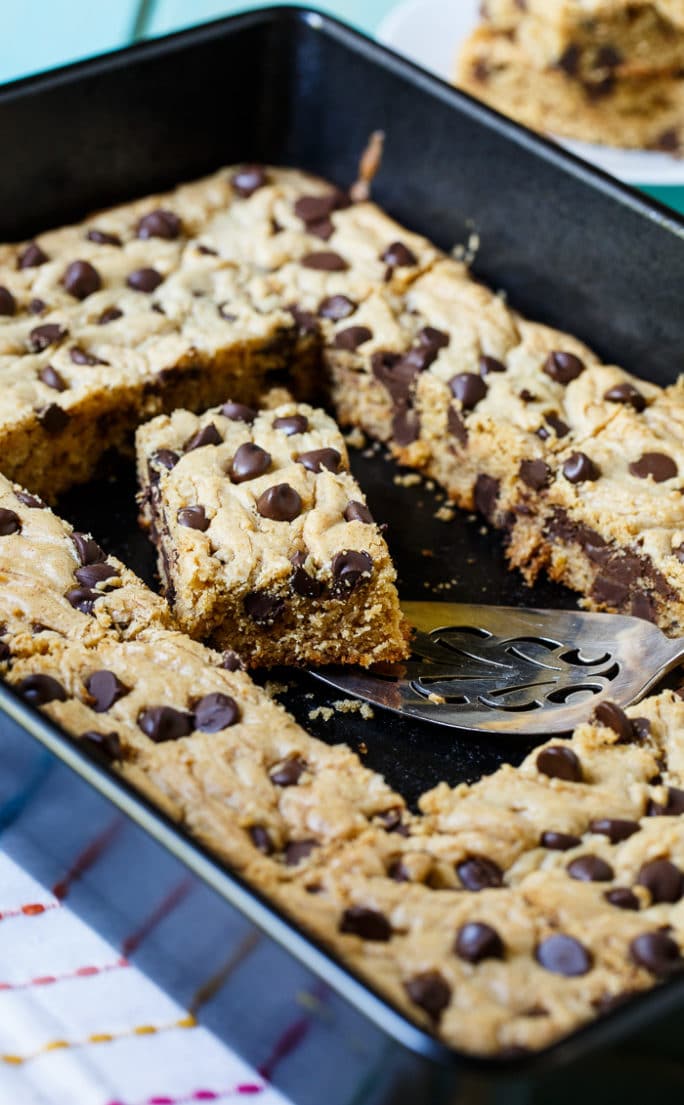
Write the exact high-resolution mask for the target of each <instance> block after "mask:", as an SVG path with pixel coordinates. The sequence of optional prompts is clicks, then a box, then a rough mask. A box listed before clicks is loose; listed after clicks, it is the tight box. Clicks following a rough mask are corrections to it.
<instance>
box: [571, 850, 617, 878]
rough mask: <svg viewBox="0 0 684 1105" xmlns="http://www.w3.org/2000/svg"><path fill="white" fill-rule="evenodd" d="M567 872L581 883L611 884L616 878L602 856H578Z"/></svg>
mask: <svg viewBox="0 0 684 1105" xmlns="http://www.w3.org/2000/svg"><path fill="white" fill-rule="evenodd" d="M565 870H566V871H567V872H568V875H569V876H570V878H571V879H577V880H578V881H579V882H610V880H611V879H612V878H614V877H615V872H614V871H613V868H612V867H611V866H610V864H609V863H606V861H605V860H604V859H601V858H600V856H591V855H587V856H577V859H573V860H572V862H571V863H569V864H568V866H567V867H566V869H565Z"/></svg>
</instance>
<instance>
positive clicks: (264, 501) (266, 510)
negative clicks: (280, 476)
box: [256, 483, 302, 522]
mask: <svg viewBox="0 0 684 1105" xmlns="http://www.w3.org/2000/svg"><path fill="white" fill-rule="evenodd" d="M256 508H257V511H258V513H259V514H260V515H261V517H262V518H268V519H269V520H270V521H272V522H293V521H294V520H295V518H298V517H299V515H300V514H301V512H302V500H301V497H300V495H299V493H298V492H297V491H295V489H294V487H290V485H289V483H276V484H274V485H273V486H272V487H267V488H266V490H265V491H263V492H262V493H261V495H260V496H259V498H258V499H257V501H256Z"/></svg>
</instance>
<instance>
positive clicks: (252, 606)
mask: <svg viewBox="0 0 684 1105" xmlns="http://www.w3.org/2000/svg"><path fill="white" fill-rule="evenodd" d="M243 606H244V609H245V614H246V615H247V617H248V618H251V619H252V621H253V622H255V623H256V624H257V625H263V626H269V625H273V623H274V622H275V620H276V619H277V618H278V617H280V615H281V614H282V612H283V608H284V606H285V602H284V600H283V599H281V598H279V597H278V596H277V595H269V594H267V593H266V592H265V591H252V592H251V593H250V594H249V595H245V600H244V603H243Z"/></svg>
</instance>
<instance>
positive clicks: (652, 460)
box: [629, 453, 678, 483]
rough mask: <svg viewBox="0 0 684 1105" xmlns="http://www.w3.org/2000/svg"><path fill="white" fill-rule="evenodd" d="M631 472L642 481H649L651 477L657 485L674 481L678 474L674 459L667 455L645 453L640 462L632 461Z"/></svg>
mask: <svg viewBox="0 0 684 1105" xmlns="http://www.w3.org/2000/svg"><path fill="white" fill-rule="evenodd" d="M629 470H630V472H631V473H632V475H633V476H637V477H638V478H639V479H640V480H647V479H648V477H649V476H650V477H651V478H652V479H653V480H654V481H655V482H656V483H663V482H664V481H665V480H673V479H674V478H675V476H676V475H677V473H678V469H677V465H676V464H675V462H674V461H673V459H672V457H668V456H666V454H665V453H644V454H643V455H642V456H641V457H639V459H638V460H635V461H632V463H631V464H630V466H629Z"/></svg>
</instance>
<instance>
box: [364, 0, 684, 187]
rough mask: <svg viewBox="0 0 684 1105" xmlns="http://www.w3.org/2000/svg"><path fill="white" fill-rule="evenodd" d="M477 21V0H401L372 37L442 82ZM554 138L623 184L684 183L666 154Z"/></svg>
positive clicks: (679, 165)
mask: <svg viewBox="0 0 684 1105" xmlns="http://www.w3.org/2000/svg"><path fill="white" fill-rule="evenodd" d="M479 21H480V16H479V0H404V2H403V3H401V4H398V5H397V7H396V8H393V9H392V11H391V12H389V14H388V15H387V16H386V17H385V19H383V21H382V23H381V24H380V27H379V28H378V39H379V40H380V42H383V43H384V44H385V45H386V46H390V47H391V48H392V49H393V50H396V51H397V53H399V54H404V55H405V56H406V57H408V58H410V60H411V61H415V62H416V63H417V64H418V65H422V66H423V68H424V69H428V70H430V72H432V73H435V74H436V76H438V77H442V78H443V79H444V80H447V81H448V80H450V78H451V76H452V73H453V71H454V64H455V58H456V54H457V52H458V49H459V47H460V45H461V43H462V42H463V40H464V38H466V36H467V35H469V34H470V32H471V31H472V30H473V29H474V28H475V27H476V26H477V24H478V23H479ZM559 141H561V142H562V144H563V145H564V146H566V147H567V149H569V150H571V151H572V152H573V153H574V154H577V156H578V157H583V158H584V160H585V161H590V162H591V163H592V164H593V165H596V166H597V167H598V168H599V169H603V170H604V171H605V172H607V173H611V174H612V176H615V177H618V179H619V180H624V181H627V182H628V183H629V184H647V185H648V184H651V185H671V186H677V185H680V186H681V185H684V160H680V159H678V158H674V157H669V156H668V155H667V154H664V153H656V152H653V151H650V150H617V149H614V148H613V147H611V146H594V145H590V144H589V143H587V142H574V141H573V142H571V141H567V140H565V139H560V140H559Z"/></svg>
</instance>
